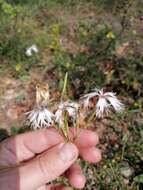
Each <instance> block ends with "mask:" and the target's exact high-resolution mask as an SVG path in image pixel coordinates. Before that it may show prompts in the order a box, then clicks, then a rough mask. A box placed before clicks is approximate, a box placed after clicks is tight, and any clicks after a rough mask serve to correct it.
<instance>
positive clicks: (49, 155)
mask: <svg viewBox="0 0 143 190" xmlns="http://www.w3.org/2000/svg"><path fill="white" fill-rule="evenodd" d="M77 157H78V149H77V148H76V146H75V145H74V144H72V143H66V144H63V143H62V144H60V145H57V146H56V147H54V148H52V149H50V150H49V151H47V152H44V153H43V154H42V155H40V156H38V157H37V158H35V159H34V160H32V161H30V162H28V163H26V164H25V165H23V166H20V168H19V176H20V183H19V185H20V190H27V189H30V190H33V189H36V188H38V187H40V186H42V185H44V184H46V183H48V182H50V181H52V180H54V179H56V178H57V177H58V176H60V175H61V174H62V173H64V172H65V171H66V170H67V169H68V168H69V167H70V166H71V165H72V164H73V162H74V161H75V160H76V159H77Z"/></svg>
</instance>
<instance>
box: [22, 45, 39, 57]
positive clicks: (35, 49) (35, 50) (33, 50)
mask: <svg viewBox="0 0 143 190" xmlns="http://www.w3.org/2000/svg"><path fill="white" fill-rule="evenodd" d="M38 52H39V50H38V47H37V46H36V45H35V44H33V45H32V46H31V47H29V48H27V50H26V52H25V54H26V55H27V56H28V57H31V56H32V54H33V53H38Z"/></svg>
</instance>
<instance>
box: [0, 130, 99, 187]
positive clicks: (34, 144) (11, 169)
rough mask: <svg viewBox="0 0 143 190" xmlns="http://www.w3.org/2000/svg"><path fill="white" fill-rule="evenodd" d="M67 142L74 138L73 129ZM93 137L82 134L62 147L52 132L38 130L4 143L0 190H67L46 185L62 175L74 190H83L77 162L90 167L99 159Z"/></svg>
mask: <svg viewBox="0 0 143 190" xmlns="http://www.w3.org/2000/svg"><path fill="white" fill-rule="evenodd" d="M69 135H70V138H71V139H74V137H76V132H75V131H74V129H72V130H71V132H70V134H69ZM97 143H98V136H97V135H96V133H94V132H91V131H89V130H81V131H80V134H79V135H78V137H77V138H76V139H75V140H74V142H73V143H69V142H68V143H65V141H64V138H63V137H62V136H61V135H60V133H58V132H57V131H56V130H55V129H52V128H51V129H50V128H49V129H41V130H37V131H33V132H28V133H25V134H21V135H17V136H15V137H11V138H9V139H6V140H5V141H3V142H2V143H1V144H0V190H9V189H10V190H53V189H55V190H69V189H70V188H69V187H65V186H63V185H48V183H49V182H51V181H52V180H54V179H56V178H57V177H59V176H60V175H63V174H64V175H65V176H66V177H67V178H68V179H69V182H70V184H71V185H72V186H73V187H75V188H83V187H84V185H85V181H86V179H85V177H84V175H83V173H82V170H81V168H80V166H79V165H78V164H76V163H74V162H75V161H76V159H77V158H78V156H79V155H80V156H81V158H83V159H84V160H87V161H89V162H91V163H96V162H98V161H100V159H101V153H100V151H99V149H97V148H96V147H95V146H96V145H97Z"/></svg>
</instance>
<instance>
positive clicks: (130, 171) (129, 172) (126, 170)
mask: <svg viewBox="0 0 143 190" xmlns="http://www.w3.org/2000/svg"><path fill="white" fill-rule="evenodd" d="M120 172H121V174H122V176H123V177H125V178H129V177H131V176H132V175H133V173H134V169H133V168H132V167H130V166H125V167H122V168H121V170H120Z"/></svg>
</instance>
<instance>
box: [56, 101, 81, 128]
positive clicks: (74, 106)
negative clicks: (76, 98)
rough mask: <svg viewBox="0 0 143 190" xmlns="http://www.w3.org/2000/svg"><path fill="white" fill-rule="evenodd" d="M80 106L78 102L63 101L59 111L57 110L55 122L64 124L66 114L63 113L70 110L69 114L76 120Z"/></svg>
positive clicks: (60, 124)
mask: <svg viewBox="0 0 143 190" xmlns="http://www.w3.org/2000/svg"><path fill="white" fill-rule="evenodd" d="M78 108H79V105H78V103H76V102H61V103H60V105H59V107H58V109H57V111H56V112H55V122H56V123H58V124H59V126H62V125H63V123H64V116H63V113H64V112H65V111H67V112H68V114H69V116H70V117H71V118H72V119H73V120H76V118H77V115H78Z"/></svg>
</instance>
